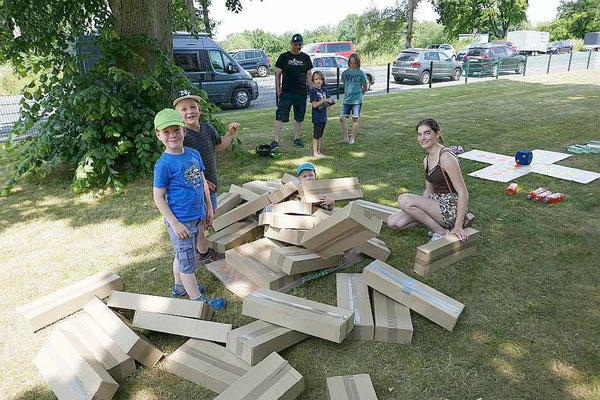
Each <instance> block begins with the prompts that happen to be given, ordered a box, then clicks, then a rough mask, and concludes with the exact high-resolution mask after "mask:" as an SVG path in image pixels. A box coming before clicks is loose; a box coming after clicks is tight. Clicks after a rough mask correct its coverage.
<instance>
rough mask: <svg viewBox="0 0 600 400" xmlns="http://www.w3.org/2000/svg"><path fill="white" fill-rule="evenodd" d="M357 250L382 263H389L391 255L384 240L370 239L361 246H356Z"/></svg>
mask: <svg viewBox="0 0 600 400" xmlns="http://www.w3.org/2000/svg"><path fill="white" fill-rule="evenodd" d="M356 250H358V251H360V252H361V253H363V254H366V255H368V256H369V257H371V258H374V259H376V260H381V261H387V259H388V258H389V257H390V254H391V252H390V249H389V248H388V247H387V244H385V242H384V241H383V240H381V239H377V238H373V239H369V240H367V241H366V242H364V243H363V244H359V245H358V246H356Z"/></svg>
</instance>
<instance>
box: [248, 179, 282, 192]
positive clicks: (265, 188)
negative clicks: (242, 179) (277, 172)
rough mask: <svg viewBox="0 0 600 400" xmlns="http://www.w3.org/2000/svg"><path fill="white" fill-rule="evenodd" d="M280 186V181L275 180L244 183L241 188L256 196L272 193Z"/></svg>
mask: <svg viewBox="0 0 600 400" xmlns="http://www.w3.org/2000/svg"><path fill="white" fill-rule="evenodd" d="M281 186H282V183H281V180H279V179H276V180H272V181H261V180H255V181H251V182H247V183H244V184H243V185H242V187H243V188H244V189H247V190H250V191H251V192H254V193H256V194H260V195H262V194H265V193H273V192H274V191H276V190H277V189H279V188H280V187H281Z"/></svg>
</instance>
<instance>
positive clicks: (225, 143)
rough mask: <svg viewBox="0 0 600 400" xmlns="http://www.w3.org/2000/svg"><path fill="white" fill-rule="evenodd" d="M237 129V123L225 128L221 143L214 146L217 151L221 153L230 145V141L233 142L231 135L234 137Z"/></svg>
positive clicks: (238, 125)
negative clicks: (225, 131)
mask: <svg viewBox="0 0 600 400" xmlns="http://www.w3.org/2000/svg"><path fill="white" fill-rule="evenodd" d="M239 127H240V124H239V122H232V123H230V124H229V125H228V126H227V133H226V134H225V136H222V137H221V143H219V144H218V145H216V146H215V147H216V148H217V150H220V151H223V150H225V149H226V148H227V146H229V145H230V144H231V141H232V140H233V135H235V132H236V131H237V129H238V128H239Z"/></svg>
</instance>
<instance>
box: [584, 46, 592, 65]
mask: <svg viewBox="0 0 600 400" xmlns="http://www.w3.org/2000/svg"><path fill="white" fill-rule="evenodd" d="M591 59H592V50H590V54H589V55H588V62H587V67H586V68H585V69H590V60H591Z"/></svg>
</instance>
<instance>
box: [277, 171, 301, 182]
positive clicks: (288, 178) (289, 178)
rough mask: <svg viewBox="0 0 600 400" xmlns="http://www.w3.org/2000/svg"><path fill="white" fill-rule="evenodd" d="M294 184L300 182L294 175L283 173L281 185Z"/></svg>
mask: <svg viewBox="0 0 600 400" xmlns="http://www.w3.org/2000/svg"><path fill="white" fill-rule="evenodd" d="M292 181H294V182H296V184H298V183H300V181H299V180H298V178H296V177H295V176H294V175H290V174H288V173H287V172H284V173H283V176H282V177H281V183H283V184H284V185H285V184H286V183H288V182H292Z"/></svg>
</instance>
